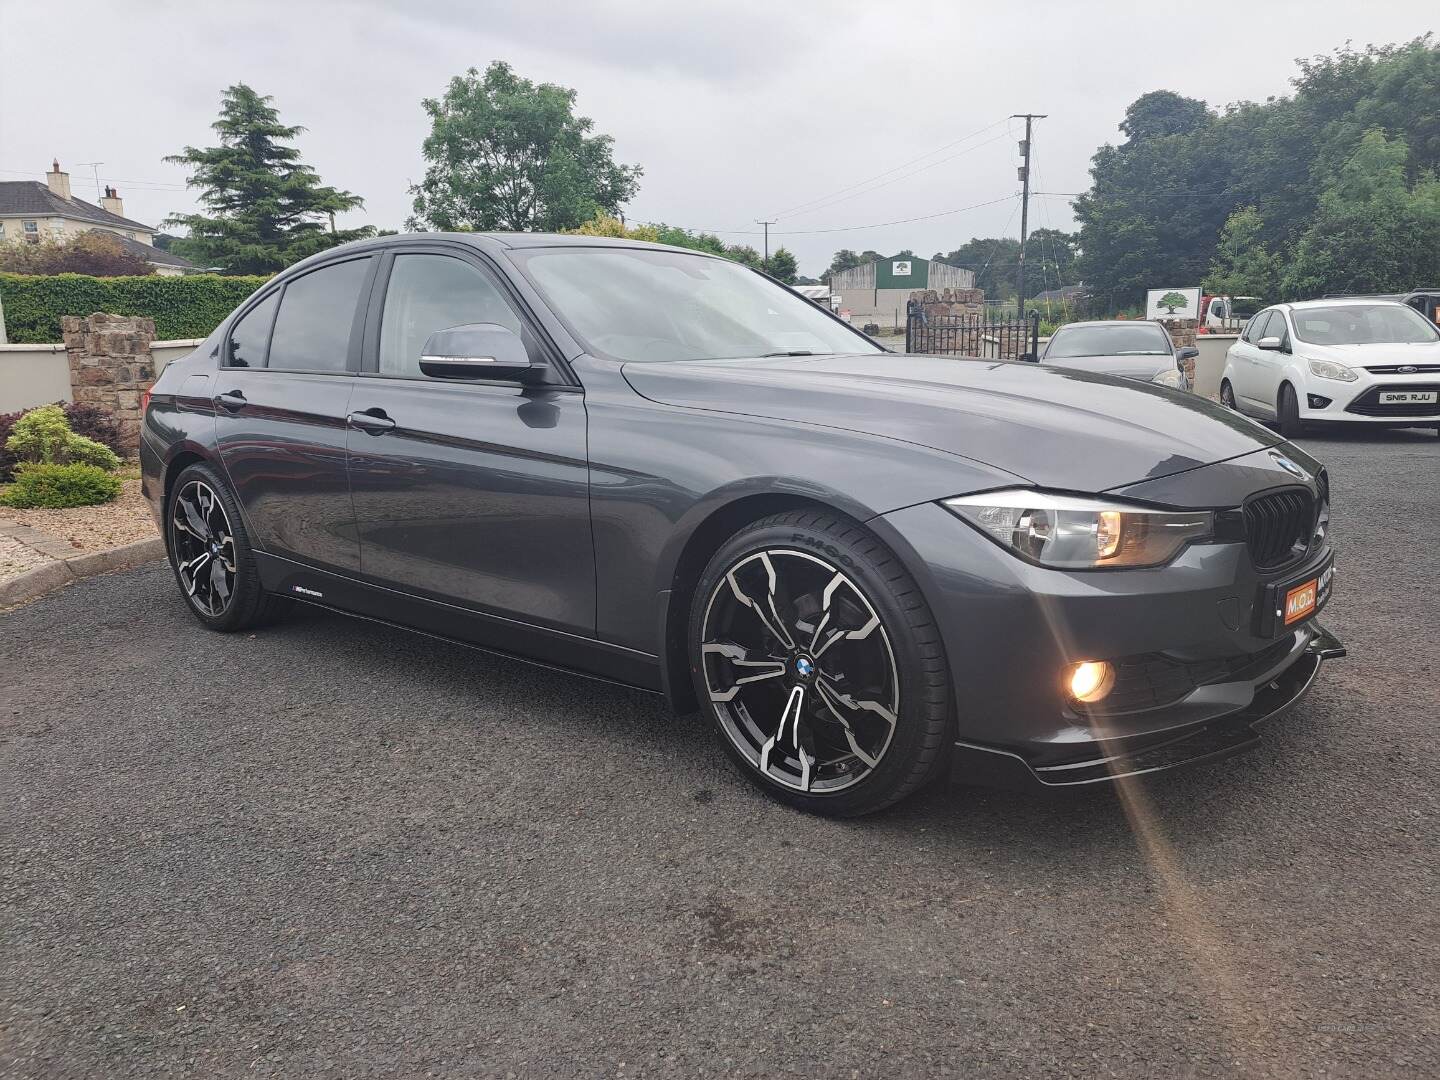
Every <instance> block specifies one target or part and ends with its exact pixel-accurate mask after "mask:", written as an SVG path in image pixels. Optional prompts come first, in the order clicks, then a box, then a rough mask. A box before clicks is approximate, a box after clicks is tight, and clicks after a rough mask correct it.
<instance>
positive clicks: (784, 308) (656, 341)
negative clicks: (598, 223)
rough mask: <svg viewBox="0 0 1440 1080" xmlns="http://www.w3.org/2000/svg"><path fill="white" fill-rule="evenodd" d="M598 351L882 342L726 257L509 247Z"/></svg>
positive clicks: (759, 350)
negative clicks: (872, 339)
mask: <svg viewBox="0 0 1440 1080" xmlns="http://www.w3.org/2000/svg"><path fill="white" fill-rule="evenodd" d="M510 257H511V258H512V259H514V260H515V261H516V262H517V263H518V264H519V265H520V267H521V269H522V270H523V271H524V273H525V274H526V275H527V276H528V277H529V278H530V280H531V282H532V283H534V285H535V287H536V288H537V289H539V290H540V292H541V293H542V294H543V295H544V297H545V299H546V300H547V301H548V302H549V304H550V307H551V308H552V309H553V310H554V311H555V313H556V314H557V315H559V316H560V318H561V319H563V320H564V321H565V322H566V323H567V324H568V325H569V327H570V329H571V331H572V332H573V333H574V334H575V335H576V336H577V337H578V338H579V339H580V340H581V342H582V343H584V345H585V348H586V349H587V350H588V351H590V352H591V353H593V354H595V355H597V356H604V357H608V358H609V359H612V360H628V361H661V360H720V359H731V358H737V359H738V358H741V357H758V356H796V355H798V356H806V355H811V354H818V353H867V354H869V353H873V354H877V355H880V354H884V352H885V350H884V349H881V348H880V347H879V346H877V345H875V344H874V343H873V342H871V341H870V340H869V339H868V338H865V337H864V336H862V335H861V334H858V333H856V332H855V331H853V330H851V329H850V328H848V327H847V326H846V325H845V324H844V323H841V322H838V321H837V320H835V319H834V318H832V317H831V316H829V315H827V314H825V312H824V311H822V310H821V309H820V308H818V307H816V306H815V305H814V304H812V303H810V302H809V301H808V300H806V299H805V298H804V297H803V296H797V295H796V294H794V293H792V292H790V291H789V290H787V289H785V288H783V287H781V286H779V285H776V284H775V283H774V282H771V281H768V280H766V279H765V278H763V277H761V276H760V275H759V274H757V273H755V272H754V271H751V270H747V269H746V268H745V267H743V266H740V265H739V264H738V263H733V262H730V261H729V260H728V259H717V258H711V257H709V256H705V255H690V254H687V253H684V252H679V251H664V250H657V249H653V248H602V247H596V248H536V249H531V250H528V251H525V250H522V251H514V252H511V253H510Z"/></svg>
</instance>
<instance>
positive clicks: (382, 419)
mask: <svg viewBox="0 0 1440 1080" xmlns="http://www.w3.org/2000/svg"><path fill="white" fill-rule="evenodd" d="M345 419H346V420H348V421H349V422H350V426H351V427H357V428H359V429H360V430H361V431H363V432H365V433H366V434H367V435H384V434H385V432H387V431H394V430H395V421H394V420H391V419H390V417H388V416H386V415H385V410H384V409H366V410H365V411H364V412H352V413H351V414H350V415H349V416H347V417H346V418H345Z"/></svg>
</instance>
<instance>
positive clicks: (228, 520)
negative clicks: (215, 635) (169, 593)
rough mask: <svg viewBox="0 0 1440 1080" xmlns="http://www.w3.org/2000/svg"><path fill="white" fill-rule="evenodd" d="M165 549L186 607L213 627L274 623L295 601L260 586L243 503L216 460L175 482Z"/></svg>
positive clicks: (186, 472) (169, 497) (187, 471)
mask: <svg viewBox="0 0 1440 1080" xmlns="http://www.w3.org/2000/svg"><path fill="white" fill-rule="evenodd" d="M165 549H166V552H167V553H168V554H169V557H170V568H171V570H173V571H174V573H175V583H176V584H177V585H179V586H180V592H181V595H182V596H184V598H185V606H186V607H187V608H189V609H190V613H191V614H192V615H194V616H195V618H197V619H198V620H200V622H201V623H202V624H203V625H204V626H206V627H207V628H209V629H211V630H216V631H220V632H222V633H234V632H235V631H237V630H250V629H253V628H254V627H257V626H263V625H265V624H267V623H271V622H274V621H275V620H276V619H278V618H280V617H282V616H283V615H284V614H285V613H286V612H288V611H289V610H290V608H291V607H292V606H293V604H292V601H291V600H290V599H289V598H288V597H284V596H276V595H274V594H272V593H267V592H265V590H264V589H262V588H261V587H260V571H259V569H258V568H257V567H256V565H255V558H254V548H253V547H252V546H251V544H250V535H249V533H248V532H246V530H245V521H244V518H242V517H241V515H240V507H239V505H238V504H237V503H236V501H235V496H234V495H232V494H231V493H230V487H229V485H228V484H226V483H225V481H224V479H223V478H222V477H221V476H220V474H219V473H218V472H217V471H216V470H215V469H214V468H212V467H211V466H210V465H207V464H204V463H196V464H194V465H191V466H189V467H188V468H186V469H185V470H184V471H183V472H181V474H180V475H179V476H177V477H176V478H175V482H174V484H173V485H171V488H170V492H169V494H168V495H167V497H166V500H165ZM227 554H228V556H229V558H228V559H227V558H226V555H227ZM197 563H198V564H199V565H198V567H197V566H196V564H197Z"/></svg>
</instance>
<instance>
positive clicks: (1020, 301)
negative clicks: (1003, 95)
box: [1010, 113, 1047, 319]
mask: <svg viewBox="0 0 1440 1080" xmlns="http://www.w3.org/2000/svg"><path fill="white" fill-rule="evenodd" d="M1046 115H1047V114H1046V113H1015V114H1013V115H1012V116H1011V117H1010V119H1012V120H1018V119H1021V118H1023V119H1024V120H1025V139H1024V141H1023V142H1021V144H1020V157H1021V158H1022V159H1023V160H1022V163H1021V165H1020V183H1021V189H1020V262H1019V264H1018V267H1017V269H1016V271H1015V302H1016V304H1017V305H1018V306H1019V311H1018V314H1019V316H1020V318H1022V319H1023V318H1025V232H1026V229H1027V227H1028V226H1029V224H1030V128H1031V125H1032V124H1033V123H1034V122H1035V121H1036V120H1044V119H1045V117H1046Z"/></svg>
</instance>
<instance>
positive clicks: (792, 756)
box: [689, 511, 950, 816]
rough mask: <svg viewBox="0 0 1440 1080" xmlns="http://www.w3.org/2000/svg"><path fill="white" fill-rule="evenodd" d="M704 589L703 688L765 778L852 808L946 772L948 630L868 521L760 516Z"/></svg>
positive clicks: (725, 731)
mask: <svg viewBox="0 0 1440 1080" xmlns="http://www.w3.org/2000/svg"><path fill="white" fill-rule="evenodd" d="M695 595H696V602H695V607H694V611H693V613H692V616H691V620H690V632H689V641H690V664H691V670H692V672H693V674H694V680H695V687H696V692H697V694H698V695H699V699H700V701H701V702H702V707H704V708H707V709H709V711H710V713H711V716H712V718H713V720H714V722H715V724H716V727H717V729H718V731H719V734H720V740H721V743H722V745H723V746H724V747H725V749H726V751H727V752H728V753H729V754H730V756H731V757H732V758H733V759H734V760H735V762H736V763H737V764H738V765H739V767H740V769H741V771H742V772H744V773H745V775H746V776H747V777H749V778H750V779H751V780H752V781H753V782H754V783H756V784H757V785H758V786H760V787H761V788H763V789H764V790H765V791H767V792H769V793H770V794H772V795H774V796H775V797H776V798H778V799H780V800H782V801H784V802H786V803H789V804H790V805H792V806H796V807H799V808H801V809H805V810H809V811H813V812H815V813H820V814H828V815H834V816H855V815H859V814H867V813H871V812H873V811H875V810H879V809H881V808H882V807H885V806H888V805H890V804H891V803H893V802H896V801H897V800H899V799H902V798H904V797H905V796H906V795H909V794H910V793H911V792H913V791H915V790H916V789H917V788H919V787H920V786H922V785H923V784H924V783H926V782H927V781H929V780H931V779H933V778H934V777H935V776H936V775H937V774H938V773H939V772H940V770H941V768H942V767H943V764H944V761H945V757H944V750H945V748H946V743H947V736H948V733H949V726H950V721H949V693H950V690H949V679H948V675H947V668H946V664H945V654H944V648H943V646H942V644H941V641H940V633H939V629H938V627H937V626H936V625H935V620H934V618H933V617H932V616H931V614H930V610H929V608H928V606H927V605H926V603H925V600H924V598H923V597H922V596H921V595H920V591H919V589H918V587H917V586H916V585H915V582H914V581H913V580H912V579H911V577H910V576H909V574H908V573H906V571H905V569H904V568H903V567H902V566H901V565H900V563H899V560H897V559H896V558H895V556H894V555H893V554H892V553H891V552H890V551H889V550H888V549H886V547H885V546H884V545H883V544H881V543H880V541H879V540H878V539H877V538H876V537H875V536H874V535H873V534H872V533H871V532H869V530H867V529H865V528H864V527H863V526H861V525H859V524H857V523H856V522H854V521H851V520H849V519H846V518H843V517H840V516H838V515H831V514H827V513H821V512H817V511H796V512H790V513H785V514H779V515H776V516H774V517H770V518H766V519H764V520H763V521H758V522H755V523H754V524H752V525H749V526H747V527H746V528H744V529H742V530H741V531H740V532H739V533H737V534H736V535H735V536H733V537H732V538H731V539H730V540H729V542H727V543H726V544H725V545H724V546H723V547H722V548H721V549H720V550H719V551H718V552H716V554H715V556H714V557H713V558H712V559H711V560H710V564H709V566H708V567H707V568H706V570H705V573H704V575H703V576H702V578H701V581H700V584H699V588H698V589H697V590H696V594H695Z"/></svg>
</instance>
